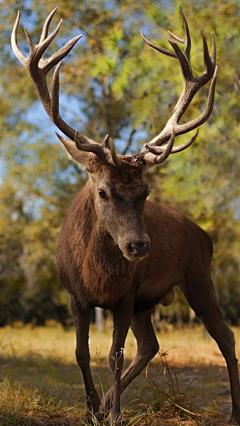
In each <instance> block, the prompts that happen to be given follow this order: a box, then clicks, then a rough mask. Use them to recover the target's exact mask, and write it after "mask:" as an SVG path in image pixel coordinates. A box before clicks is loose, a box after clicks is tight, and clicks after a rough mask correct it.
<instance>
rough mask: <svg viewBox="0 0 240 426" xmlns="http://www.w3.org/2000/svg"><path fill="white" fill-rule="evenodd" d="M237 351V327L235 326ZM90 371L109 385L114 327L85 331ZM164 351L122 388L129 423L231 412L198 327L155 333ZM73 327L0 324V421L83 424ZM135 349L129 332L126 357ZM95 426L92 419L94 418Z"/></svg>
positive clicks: (218, 367) (162, 423)
mask: <svg viewBox="0 0 240 426" xmlns="http://www.w3.org/2000/svg"><path fill="white" fill-rule="evenodd" d="M234 331H235V335H236V341H237V342H239V344H237V348H236V351H237V357H239V356H240V329H235V330H234ZM90 336H91V337H90V349H91V354H92V363H91V365H92V372H93V377H94V381H95V383H96V385H97V388H98V391H99V394H100V395H104V394H105V393H106V392H107V390H108V389H109V387H110V386H111V380H112V377H111V373H110V371H109V368H108V352H109V349H110V344H111V331H109V330H105V331H104V332H103V333H102V334H101V335H99V334H98V333H97V332H96V331H95V329H94V327H92V330H91V333H90ZM158 338H159V341H160V344H161V352H160V353H159V354H158V355H157V356H156V357H155V359H154V360H153V361H152V362H151V363H150V365H149V366H148V368H147V370H146V371H144V372H143V373H141V375H140V376H139V377H138V378H137V379H136V380H135V381H134V382H133V383H132V384H131V385H130V386H129V387H128V389H127V390H126V391H125V392H124V393H123V395H122V407H123V415H124V417H125V418H127V419H128V421H129V426H130V425H132V426H134V425H138V426H146V425H149V426H150V425H151V426H177V425H185V426H195V425H201V426H203V425H204V426H206V425H209V426H223V425H226V424H227V423H226V419H228V418H229V417H230V409H231V404H230V392H229V386H228V378H227V372H226V367H225V363H224V360H223V359H222V356H221V354H220V352H219V350H218V348H217V346H216V344H215V342H213V340H212V339H211V338H210V337H208V336H207V335H206V334H205V333H204V331H203V328H202V327H197V328H194V330H191V329H188V328H186V329H185V330H174V329H173V330H170V331H169V332H168V333H162V334H161V336H160V335H159V336H158ZM74 351H75V333H74V330H73V329H70V330H68V331H64V330H63V329H62V328H61V326H59V325H56V324H54V323H52V324H49V325H48V326H47V327H45V328H31V327H30V326H25V327H22V326H21V325H20V324H16V326H15V327H5V328H2V329H0V425H1V426H8V425H15V426H30V425H31V426H35V425H44V426H50V425H52V426H53V425H54V426H65V425H66V426H67V425H68V426H71V425H74V426H78V425H84V424H86V423H84V415H85V396H84V386H83V382H82V378H81V375H80V372H79V368H78V366H77V365H76V361H75V354H74ZM135 351H136V344H135V339H134V337H133V336H132V334H131V333H130V334H129V336H128V339H127V342H126V349H125V360H126V361H125V363H126V365H128V364H129V362H130V360H131V359H132V358H133V356H134V354H135ZM95 423H96V426H98V423H97V421H96V422H95Z"/></svg>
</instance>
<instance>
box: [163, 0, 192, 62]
mask: <svg viewBox="0 0 240 426" xmlns="http://www.w3.org/2000/svg"><path fill="white" fill-rule="evenodd" d="M180 15H181V18H182V20H183V26H184V32H185V39H183V38H181V37H179V36H177V35H176V34H174V33H172V32H171V31H169V30H168V34H169V35H170V36H171V37H172V38H173V39H174V40H176V41H178V42H179V43H182V44H184V45H185V49H184V53H185V55H186V56H187V57H188V59H189V58H190V52H191V44H192V43H191V36H190V31H189V27H188V23H187V20H186V18H185V15H184V13H183V10H182V8H181V6H180Z"/></svg>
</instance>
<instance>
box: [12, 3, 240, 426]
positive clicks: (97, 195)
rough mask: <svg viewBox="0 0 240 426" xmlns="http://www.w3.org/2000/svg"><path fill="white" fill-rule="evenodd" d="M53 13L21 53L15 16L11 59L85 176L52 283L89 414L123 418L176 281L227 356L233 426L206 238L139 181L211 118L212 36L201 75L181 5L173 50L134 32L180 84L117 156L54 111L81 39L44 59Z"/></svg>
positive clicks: (230, 338)
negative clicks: (94, 319)
mask: <svg viewBox="0 0 240 426" xmlns="http://www.w3.org/2000/svg"><path fill="white" fill-rule="evenodd" d="M55 12H56V9H54V10H53V11H52V12H51V13H50V14H49V15H48V17H47V19H46V21H45V23H44V25H43V29H42V33H41V36H40V41H39V43H38V44H34V43H33V41H32V38H31V36H30V34H29V32H28V31H27V29H25V34H26V39H27V41H28V44H29V47H30V53H29V56H28V57H26V56H25V54H24V53H23V52H22V51H21V49H20V48H19V46H18V40H17V35H18V28H19V21H20V14H19V12H18V15H17V18H16V21H15V24H14V27H13V31H12V36H11V43H12V48H13V52H14V53H15V55H16V57H17V58H18V59H19V61H20V62H21V63H22V65H23V66H24V67H25V68H26V70H27V72H28V73H29V74H30V77H31V78H32V80H33V83H34V85H35V89H36V92H37V95H38V97H39V99H40V101H41V102H42V105H43V107H44V109H45V111H46V112H47V114H48V116H49V117H50V119H51V120H52V122H53V123H54V124H55V125H56V126H57V128H58V129H59V130H60V131H61V132H62V133H63V134H64V137H63V136H62V135H60V134H58V133H56V135H57V137H58V139H59V140H60V142H61V143H62V144H63V146H64V147H65V149H66V150H67V152H68V153H69V154H70V156H71V158H72V159H73V160H75V161H76V162H77V163H78V164H80V166H81V167H82V168H83V169H84V170H86V171H87V173H88V176H89V178H88V181H87V183H86V185H85V187H84V188H83V189H82V190H81V191H80V192H79V193H78V194H77V196H76V198H75V200H74V201H73V203H72V205H71V207H70V209H69V211H68V213H67V216H66V218H65V221H64V223H63V225H62V230H61V233H60V237H59V242H58V247H57V256H56V268H57V272H58V276H59V279H60V281H61V282H62V284H63V286H64V287H65V288H66V289H67V290H68V292H69V293H70V296H71V308H72V314H73V320H74V324H75V328H76V360H77V363H78V365H79V367H80V369H81V372H82V376H83V381H84V384H85V391H86V407H87V418H88V419H89V420H92V421H94V420H93V419H94V418H97V419H98V420H101V419H103V418H106V417H107V418H108V422H109V424H111V425H124V424H126V423H125V421H124V420H123V418H122V415H121V404H120V396H121V394H122V392H123V391H124V390H125V389H126V388H127V386H128V385H129V384H130V383H131V382H132V381H133V379H135V378H136V377H137V376H138V375H139V374H140V372H141V371H142V370H143V369H144V368H145V367H146V366H147V365H148V363H149V362H150V360H151V359H152V358H153V357H154V356H155V355H156V354H157V352H158V350H159V344H158V341H157V338H156V335H155V332H154V329H153V325H152V320H151V315H152V312H153V310H154V307H155V305H157V304H158V303H161V304H163V305H169V304H171V303H172V302H173V300H174V287H175V286H176V285H178V286H179V288H180V289H181V291H182V292H183V294H184V295H185V297H186V299H187V301H188V303H189V305H190V306H191V308H192V309H193V310H194V311H195V313H196V315H197V316H198V317H199V318H200V320H201V321H202V322H203V324H204V326H205V327H206V329H207V331H208V332H209V333H210V335H211V336H212V337H213V339H214V340H215V341H216V343H217V345H218V347H219V349H220V351H221V353H222V355H223V357H224V358H225V361H226V365H227V369H228V375H229V382H230V389H231V399H232V412H231V418H230V420H229V423H228V424H229V425H240V386H239V377H238V361H237V359H236V354H235V342H234V334H233V332H232V331H231V329H230V328H229V327H228V325H227V323H226V322H225V320H224V318H223V316H222V313H221V310H220V307H219V304H218V301H217V297H216V292H215V288H214V284H213V281H212V278H211V258H212V254H213V248H212V242H211V239H210V237H209V236H208V234H207V233H206V232H205V231H203V230H202V229H201V228H200V227H199V226H198V225H196V224H195V223H194V222H192V221H191V220H190V219H188V218H187V217H185V216H184V215H183V214H181V213H180V212H178V211H177V210H175V209H174V208H173V207H171V206H169V205H166V204H164V203H161V204H156V203H154V202H152V201H149V200H147V197H148V194H149V188H148V185H147V183H146V182H145V180H144V174H145V173H146V172H147V171H148V170H149V169H150V168H151V167H153V166H157V165H159V164H161V163H163V162H164V161H165V160H166V159H167V158H168V157H169V156H170V155H171V154H176V153H179V152H181V151H183V150H185V149H186V148H188V147H189V146H190V145H191V144H192V143H193V142H194V140H195V139H196V137H197V134H198V128H199V126H201V125H202V124H203V123H205V122H206V121H207V120H208V118H209V117H210V115H211V113H212V110H213V105H214V94H215V86H216V78H217V64H216V43H215V38H214V36H212V52H211V54H210V53H209V47H208V42H207V39H206V36H205V35H204V33H203V32H202V31H201V38H202V44H203V59H204V66H205V71H204V72H203V74H202V75H200V76H198V77H195V76H194V75H193V72H192V65H191V61H190V53H191V36H190V31H189V26H188V22H187V20H186V18H185V15H184V13H183V11H182V10H181V9H180V15H181V20H182V22H183V28H184V38H181V37H179V36H177V35H175V34H174V33H172V32H169V34H170V37H171V39H169V43H170V45H171V47H172V49H170V50H169V49H166V48H163V47H161V46H159V45H158V44H156V43H154V42H153V41H151V40H150V39H148V38H147V37H146V35H145V34H144V33H142V37H143V39H144V41H145V42H146V43H147V45H149V46H150V47H151V48H153V49H154V50H156V51H158V52H160V53H161V54H164V55H167V56H169V57H171V58H173V59H174V60H175V59H177V61H178V63H179V65H180V69H181V74H182V78H183V89H182V92H181V94H180V96H179V99H178V101H177V103H176V106H175V108H174V109H173V111H172V113H171V116H170V118H169V119H168V121H167V123H166V125H165V127H164V128H163V130H161V132H160V133H159V134H158V135H157V136H155V137H154V138H153V139H152V140H150V141H149V142H148V143H146V144H145V145H144V147H143V148H142V149H141V150H140V152H138V153H136V154H132V155H118V154H117V152H116V149H115V146H114V143H113V140H112V139H111V137H110V136H109V135H107V136H106V137H105V139H104V141H103V142H101V143H100V142H97V141H94V140H92V139H91V138H89V137H87V136H85V135H84V134H82V133H81V132H80V131H78V130H76V129H74V128H72V127H71V126H70V125H68V124H67V123H66V122H65V121H64V119H63V118H62V117H61V115H60V111H59V91H60V77H59V74H60V65H61V61H62V59H63V58H65V57H66V56H67V55H68V53H69V52H70V51H71V50H72V48H73V47H74V45H75V44H76V43H77V41H78V40H79V39H80V38H81V37H82V35H78V36H75V37H74V38H72V39H71V40H70V41H68V42H67V43H66V44H65V45H64V46H63V47H61V48H60V49H59V50H58V51H57V52H56V53H54V54H53V55H52V56H51V57H49V58H45V59H43V54H44V53H45V51H46V49H47V48H48V46H49V45H50V44H51V42H52V41H53V40H54V39H55V37H56V35H57V34H58V32H59V30H60V27H61V25H62V20H60V22H59V24H58V25H57V26H56V28H55V30H54V31H53V32H52V33H51V34H50V35H49V27H50V24H51V22H52V19H53V16H54V15H55ZM180 45H183V48H181V47H180ZM52 68H55V70H54V73H53V76H52V83H51V91H50V89H49V88H48V84H47V75H48V73H49V71H50V70H51V69H52ZM207 83H209V88H208V95H207V101H206V105H205V107H204V110H203V112H201V113H200V114H199V115H198V117H197V118H193V119H190V120H189V121H187V122H185V123H180V119H181V118H182V116H183V114H184V113H185V111H186V110H187V108H188V107H189V105H190V103H191V101H192V99H193V97H194V96H195V94H196V93H197V92H198V91H199V90H200V89H201V88H202V87H203V86H205V85H206V84H207ZM192 130H195V133H194V135H193V136H192V137H191V138H190V139H189V140H188V141H187V142H185V143H183V144H181V145H178V146H174V141H175V138H176V137H177V136H179V135H182V134H185V133H188V132H190V131H192ZM94 307H101V308H104V309H108V310H110V311H111V312H112V316H113V336H112V344H111V349H110V353H109V365H110V369H111V370H112V373H113V382H112V387H111V389H110V390H109V391H108V392H107V394H106V395H105V398H104V400H101V399H100V397H99V395H98V393H97V390H96V388H95V386H94V383H93V378H92V375H91V369H90V352H89V344H88V338H89V326H90V314H91V309H92V308H94ZM130 328H131V329H132V331H133V334H134V336H135V338H136V342H137V353H136V355H135V358H134V359H133V360H132V362H131V364H130V365H129V367H128V368H127V369H126V370H125V371H124V372H123V361H124V344H125V339H126V336H127V333H128V331H129V329H130ZM104 416H105V417H104Z"/></svg>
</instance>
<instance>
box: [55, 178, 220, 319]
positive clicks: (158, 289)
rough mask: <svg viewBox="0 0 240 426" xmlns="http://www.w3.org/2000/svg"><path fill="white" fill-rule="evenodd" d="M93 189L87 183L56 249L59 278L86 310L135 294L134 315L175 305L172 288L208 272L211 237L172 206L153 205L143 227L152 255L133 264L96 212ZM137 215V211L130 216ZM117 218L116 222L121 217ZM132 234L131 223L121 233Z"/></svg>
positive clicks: (149, 205) (108, 306)
mask: <svg viewBox="0 0 240 426" xmlns="http://www.w3.org/2000/svg"><path fill="white" fill-rule="evenodd" d="M121 185H122V183H121ZM92 186H93V191H92V192H91V189H90V187H91V184H87V186H86V187H85V188H84V189H83V190H82V191H81V192H80V193H79V194H78V196H77V197H76V199H75V201H74V202H73V205H72V207H71V208H70V210H69V212H68V215H67V217H66V219H65V222H64V224H63V227H62V231H61V235H60V239H59V244H58V250H57V269H58V273H59V277H60V279H61V281H62V283H63V285H64V286H65V287H66V288H67V290H68V291H69V292H70V293H71V294H72V295H74V296H75V297H76V298H77V300H78V301H79V303H80V304H81V305H82V306H83V307H87V306H88V307H93V306H99V307H103V308H105V309H112V308H113V307H114V305H115V304H117V303H118V302H119V301H120V300H121V299H122V298H123V297H124V295H125V294H126V293H127V292H128V291H129V290H130V289H132V290H133V291H134V293H135V299H134V311H139V310H143V309H146V307H148V308H150V307H154V305H155V304H156V303H158V302H159V301H161V299H163V298H164V296H165V295H166V294H169V301H172V300H171V299H172V297H171V294H172V292H171V289H172V287H173V286H175V285H180V286H181V283H184V282H186V280H187V279H188V275H189V274H192V275H194V274H196V276H198V275H199V273H200V271H201V269H204V268H206V266H208V268H209V265H210V261H211V255H212V244H211V241H210V238H209V236H208V235H207V234H206V233H205V232H204V231H203V230H202V229H200V228H199V227H197V226H196V225H195V224H194V223H193V222H191V221H190V220H189V219H187V218H186V217H185V216H183V215H181V214H180V213H179V212H178V211H176V210H175V209H173V208H172V207H170V206H167V205H165V204H156V203H153V202H150V201H148V200H146V201H145V203H144V206H143V223H144V226H145V228H146V231H147V234H148V236H149V238H150V242H151V245H150V250H149V254H148V255H147V257H145V258H144V259H142V260H141V261H136V262H129V261H128V260H127V259H126V258H125V257H124V256H123V254H122V252H121V250H120V249H119V246H118V245H117V243H116V241H114V239H113V238H112V236H111V235H110V233H109V232H108V230H107V228H106V226H105V224H104V217H101V215H100V213H99V211H98V210H97V209H96V206H95V204H96V194H95V188H94V185H92ZM127 186H128V185H127V184H126V189H125V190H126V192H127V191H128V192H129V190H128V187H127ZM123 210H124V209H123ZM125 214H126V213H125ZM134 214H135V215H137V212H136V209H135V208H134V207H133V208H132V212H131V214H130V216H131V217H133V216H134ZM123 215H124V212H122V213H121V216H120V215H119V220H121V221H122V216H123ZM99 216H100V217H99ZM114 217H115V220H116V213H115V216H114ZM140 229H141V230H142V224H141V228H140ZM130 231H133V227H132V225H131V223H128V222H127V220H126V224H125V227H124V226H122V227H120V233H121V234H122V235H123V234H126V235H127V236H128V235H129V233H130ZM137 231H138V229H137V230H136V232H137ZM169 263H171V265H172V267H171V269H169ZM96 277H98V279H96ZM166 300H167V298H165V302H164V304H165V303H166Z"/></svg>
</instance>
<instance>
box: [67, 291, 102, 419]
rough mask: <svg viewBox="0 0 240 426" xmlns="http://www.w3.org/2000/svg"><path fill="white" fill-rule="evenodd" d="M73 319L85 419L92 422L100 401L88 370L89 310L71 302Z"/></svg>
mask: <svg viewBox="0 0 240 426" xmlns="http://www.w3.org/2000/svg"><path fill="white" fill-rule="evenodd" d="M71 306H72V313H73V319H74V323H75V327H76V340H77V345H76V359H77V363H78V365H79V367H80V369H81V372H82V376H83V380H84V384H85V390H86V400H87V417H88V418H89V419H90V420H92V415H94V416H96V414H97V413H98V412H99V405H100V399H99V396H98V394H97V391H96V389H95V386H94V384H93V380H92V375H91V370H90V353H89V346H88V333H89V325H90V315H91V310H90V309H82V308H81V306H80V305H79V303H78V302H77V300H76V299H75V298H74V297H73V296H72V300H71Z"/></svg>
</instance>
